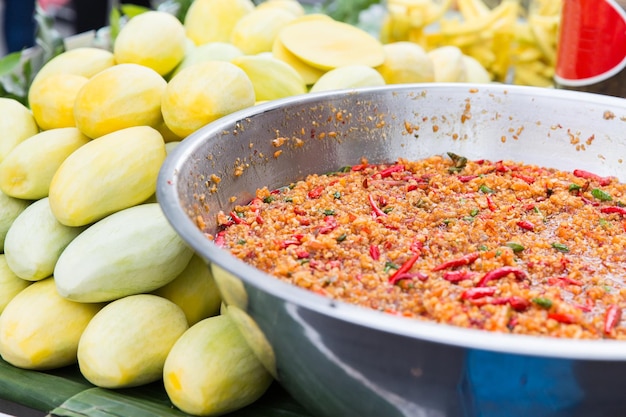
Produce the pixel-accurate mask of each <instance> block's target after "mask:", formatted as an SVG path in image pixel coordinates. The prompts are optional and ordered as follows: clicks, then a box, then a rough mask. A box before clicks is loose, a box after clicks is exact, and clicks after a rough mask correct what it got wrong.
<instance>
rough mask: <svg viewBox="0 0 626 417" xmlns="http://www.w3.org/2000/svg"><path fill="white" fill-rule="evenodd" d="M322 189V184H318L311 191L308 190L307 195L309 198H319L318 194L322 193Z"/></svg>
mask: <svg viewBox="0 0 626 417" xmlns="http://www.w3.org/2000/svg"><path fill="white" fill-rule="evenodd" d="M323 191H324V186H323V185H318V186H317V187H315V188H313V189H312V190H311V191H309V193H308V194H307V195H308V196H309V198H320V196H321V195H322V192H323Z"/></svg>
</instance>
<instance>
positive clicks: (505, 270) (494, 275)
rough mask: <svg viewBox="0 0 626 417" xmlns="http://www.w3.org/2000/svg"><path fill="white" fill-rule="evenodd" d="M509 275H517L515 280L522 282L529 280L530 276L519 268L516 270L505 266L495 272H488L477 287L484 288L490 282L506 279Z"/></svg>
mask: <svg viewBox="0 0 626 417" xmlns="http://www.w3.org/2000/svg"><path fill="white" fill-rule="evenodd" d="M509 274H513V275H515V278H517V279H520V280H521V279H526V278H528V274H527V273H526V272H525V271H523V270H521V269H519V268H516V267H514V266H503V267H500V268H497V269H494V270H493V271H489V272H487V273H486V274H485V275H483V277H482V278H481V279H480V281H479V282H478V284H476V286H477V287H484V286H486V285H487V283H489V282H490V281H493V280H495V279H500V278H504V277H506V276H507V275H509Z"/></svg>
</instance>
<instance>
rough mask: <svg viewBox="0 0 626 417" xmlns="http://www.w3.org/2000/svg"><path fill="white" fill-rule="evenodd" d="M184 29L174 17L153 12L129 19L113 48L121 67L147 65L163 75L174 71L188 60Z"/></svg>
mask: <svg viewBox="0 0 626 417" xmlns="http://www.w3.org/2000/svg"><path fill="white" fill-rule="evenodd" d="M186 39H187V36H186V34H185V28H184V27H183V24H182V23H181V22H180V20H178V19H177V18H176V17H175V16H174V15H172V14H171V13H167V12H163V11H155V10H151V11H148V12H145V13H141V14H139V15H137V16H135V17H133V18H132V19H130V20H129V21H128V22H127V23H126V24H125V25H124V26H123V27H122V29H121V30H120V33H119V34H118V35H117V37H116V38H115V43H114V44H113V55H114V57H115V62H117V63H118V64H123V63H131V64H139V65H144V66H146V67H148V68H151V69H153V70H154V71H156V72H157V73H159V74H160V75H165V74H168V73H169V72H170V71H172V70H173V69H174V68H175V67H176V66H177V65H178V64H179V63H180V61H182V59H183V57H184V56H185V49H186Z"/></svg>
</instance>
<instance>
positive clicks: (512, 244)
mask: <svg viewBox="0 0 626 417" xmlns="http://www.w3.org/2000/svg"><path fill="white" fill-rule="evenodd" d="M506 246H508V247H509V248H511V249H512V250H513V252H515V253H517V252H521V251H523V250H524V249H526V248H525V247H524V246H523V245H522V244H520V243H517V242H508V243H507V244H506Z"/></svg>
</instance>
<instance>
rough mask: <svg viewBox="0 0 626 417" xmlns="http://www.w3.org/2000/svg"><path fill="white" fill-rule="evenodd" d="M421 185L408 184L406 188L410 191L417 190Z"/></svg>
mask: <svg viewBox="0 0 626 417" xmlns="http://www.w3.org/2000/svg"><path fill="white" fill-rule="evenodd" d="M418 188H419V187H418V186H417V184H409V185H407V186H406V190H407V192H408V191H415V190H417V189H418Z"/></svg>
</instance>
